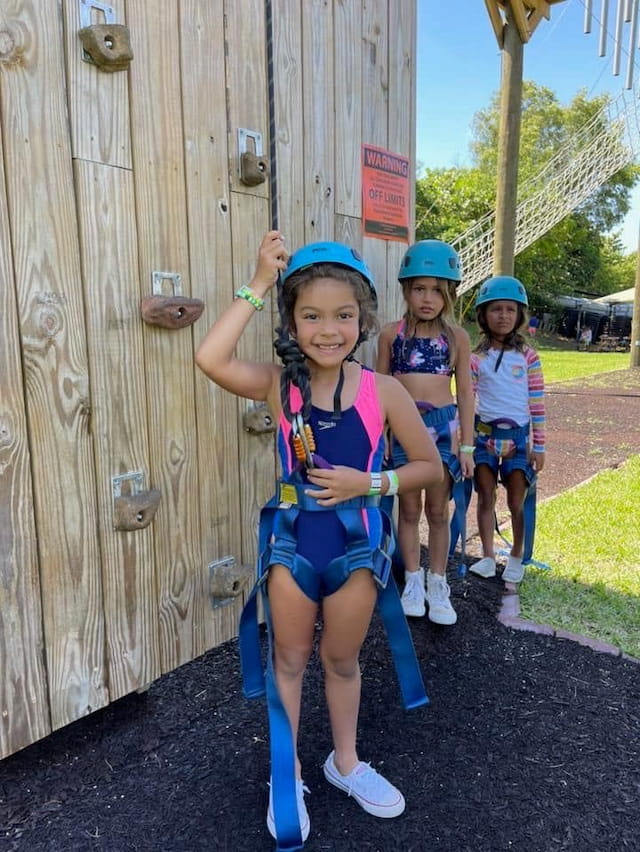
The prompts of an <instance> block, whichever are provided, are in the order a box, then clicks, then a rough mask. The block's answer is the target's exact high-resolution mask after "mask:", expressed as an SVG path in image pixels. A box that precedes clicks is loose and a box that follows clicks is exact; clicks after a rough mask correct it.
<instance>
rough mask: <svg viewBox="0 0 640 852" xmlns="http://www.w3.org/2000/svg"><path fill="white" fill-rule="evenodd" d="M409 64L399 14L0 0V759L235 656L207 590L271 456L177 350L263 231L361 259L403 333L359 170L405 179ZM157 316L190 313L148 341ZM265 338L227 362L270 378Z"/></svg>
mask: <svg viewBox="0 0 640 852" xmlns="http://www.w3.org/2000/svg"><path fill="white" fill-rule="evenodd" d="M87 16H88V23H89V24H90V25H106V24H107V23H109V24H111V25H113V23H115V24H118V25H123V26H126V28H127V33H128V36H129V39H130V45H131V51H132V54H133V59H132V61H131V62H130V64H127V65H126V67H125V68H123V69H122V70H117V71H108V70H104V69H102V68H100V67H98V66H97V65H96V64H94V63H93V62H89V61H86V57H85V54H84V50H83V46H82V43H81V41H80V38H79V36H78V32H79V30H80V29H81V27H82V26H83V25H86V24H87ZM107 16H109V18H110V19H111V20H109V19H108V17H107ZM270 25H271V26H270ZM102 32H103V34H104V31H102ZM118 34H119V35H118V38H120V35H121V34H122V30H118ZM103 41H105V39H103ZM414 41H415V6H414V3H413V2H409V0H353V2H348V3H345V2H341V1H340V0H333V2H327V0H271V2H270V3H264V2H258V0H243V2H242V3H236V2H231V0H163V3H162V4H158V3H157V2H156V0H111V2H110V3H109V4H108V5H106V4H103V3H93V2H91V0H62V2H60V0H0V162H1V165H2V168H1V169H0V212H1V214H2V215H0V756H1V757H4V756H6V755H8V754H11V753H13V752H15V751H17V750H18V749H21V748H23V747H25V746H26V745H28V744H30V743H32V742H35V741H36V740H38V739H40V738H42V737H44V736H46V735H47V734H48V733H49V732H50V731H52V730H54V729H56V728H59V727H61V726H63V725H66V724H68V723H70V722H72V721H74V720H75V719H78V718H80V717H82V716H84V715H86V714H87V713H91V712H93V711H95V710H97V709H99V708H100V707H104V706H105V705H107V704H108V703H109V702H111V701H114V700H115V699H117V698H119V697H121V696H123V695H125V694H127V693H129V692H131V691H134V690H137V689H143V688H145V687H146V686H147V685H148V684H149V683H151V682H152V681H153V680H155V679H156V678H158V677H160V676H161V675H163V674H164V673H166V672H169V671H171V670H172V669H174V668H176V667H177V666H180V665H181V664H183V663H185V662H187V661H188V660H191V659H193V658H194V657H197V656H199V655H201V654H202V653H204V652H205V651H206V650H208V649H210V648H212V647H215V646H216V645H217V644H219V643H220V642H223V641H225V640H227V639H228V638H230V637H232V636H234V635H235V634H236V632H237V626H238V617H239V613H240V609H241V605H242V601H243V598H244V594H245V592H246V590H247V588H248V587H247V586H246V585H245V586H244V587H243V593H242V594H240V595H238V596H235V595H236V592H237V588H236V587H234V589H233V594H232V595H229V597H228V598H225V599H223V600H221V599H220V597H219V592H216V593H215V594H214V595H213V596H212V586H211V577H212V576H213V577H214V579H215V576H217V572H218V570H219V566H223V567H224V566H228V565H232V566H233V565H234V564H235V566H243V565H249V566H250V565H252V564H253V561H254V558H255V532H256V524H257V516H258V511H259V508H260V506H261V505H262V503H264V502H265V501H266V499H267V498H268V497H269V496H270V493H271V489H272V486H273V480H274V476H275V472H276V470H275V456H274V444H273V434H272V433H270V432H262V433H258V434H256V433H250V432H247V431H245V430H244V428H243V423H244V417H245V416H246V415H247V414H251V413H252V412H254V414H258V415H259V412H255V405H254V403H252V402H251V401H248V400H237V399H235V398H234V397H232V396H230V395H229V394H227V393H225V392H224V391H221V390H220V389H219V388H217V387H215V386H214V385H213V384H212V383H210V382H208V381H207V380H206V379H205V378H204V377H203V376H202V375H201V374H200V373H199V372H198V371H197V370H196V369H195V367H194V351H195V348H196V347H197V345H198V343H199V341H200V340H201V339H202V337H203V335H204V333H205V331H206V329H207V327H208V326H209V325H210V324H211V323H212V322H213V321H214V320H215V318H216V316H217V315H218V314H219V312H220V311H221V310H223V309H224V307H226V305H228V304H229V302H230V300H231V299H232V298H233V293H234V291H235V289H237V287H238V286H239V285H240V284H242V283H245V282H246V281H247V280H249V278H250V276H251V274H252V269H253V265H254V260H255V253H256V248H257V245H258V243H259V240H260V238H261V236H262V234H263V233H264V231H266V230H267V229H268V228H269V227H270V223H271V221H272V215H273V214H274V212H276V213H277V220H278V225H279V227H280V229H281V230H282V231H283V233H284V234H285V236H286V239H287V243H288V245H289V246H290V247H291V248H295V247H297V246H299V245H301V244H303V243H304V242H308V241H311V240H316V239H339V240H343V241H345V242H348V243H350V244H352V245H354V246H356V247H358V248H359V249H360V250H361V251H362V253H363V254H364V256H365V259H366V260H367V262H368V263H369V264H370V266H371V268H372V270H373V272H374V275H375V277H376V281H377V284H378V290H379V294H380V303H381V314H382V316H381V319H382V320H383V321H384V320H386V319H388V318H390V317H391V316H392V315H394V314H395V313H396V311H397V310H398V307H399V288H398V286H397V282H396V274H397V269H398V265H399V261H400V258H401V256H402V253H403V251H404V249H405V245H404V244H402V243H398V242H385V241H382V240H373V239H369V238H367V239H363V237H362V226H361V213H362V204H361V197H360V195H361V182H360V173H361V166H360V158H361V145H362V143H363V142H368V143H371V144H374V145H377V146H379V147H382V148H387V149H389V150H391V151H393V152H395V153H399V154H402V155H403V156H407V157H409V158H410V161H411V162H412V163H413V162H414V127H415V119H414V114H415V106H414V100H415V98H414V85H415V84H414V78H415V74H414V71H415V69H414V62H415V44H414ZM108 48H109V50H107V53H108V54H109V51H111V53H110V55H111V56H112V57H113V55H114V54H115V53H116V52H117V51H118V50H119V49H120V42H119V41H116V42H115V43H114V42H113V41H110V42H109V45H108ZM270 52H271V53H272V57H273V79H272V85H271V87H270V85H269V69H268V61H267V60H268V56H269V53H270ZM270 92H271V95H272V97H271V99H270V97H269V95H270ZM270 100H271V105H270ZM270 126H271V127H272V128H273V130H274V138H273V146H271V145H270V136H269V128H270ZM239 129H244V130H249V131H250V134H249V136H248V139H249V141H250V142H251V144H252V145H253V144H254V141H255V139H256V138H261V140H262V144H263V157H264V159H265V160H266V162H267V166H268V168H267V171H268V170H269V168H273V167H274V166H275V178H276V183H277V193H276V198H275V201H276V204H272V201H273V200H274V199H272V198H271V186H272V184H271V182H270V180H268V179H267V180H265V181H264V182H262V183H259V184H256V185H251V186H249V185H247V184H245V183H244V182H243V181H242V180H241V179H240V174H239V149H238V130H239ZM256 134H259V137H256ZM271 154H273V157H274V158H273V159H272V158H271V156H270V155H271ZM154 293H155V295H156V296H157V297H158V298H159V299H162V298H163V297H165V298H177V299H182V300H186V302H188V303H189V304H194V303H193V302H192V301H190V300H200V301H201V303H202V304H203V306H204V309H203V312H202V315H201V316H200V318H199V319H198V320H197V321H196V322H195V323H194V324H185V325H182V326H180V325H179V324H176V327H173V328H170V329H168V328H165V327H159V326H156V325H149V324H147V323H146V322H144V321H143V319H142V318H141V302H142V300H143V299H147V298H149V297H151V296H153V295H154ZM186 302H185V303H186ZM275 321H276V318H275V315H274V311H273V310H272V311H271V315H270V316H269V313H268V312H266V311H265V313H264V314H262V315H260V316H259V317H256V320H255V322H254V323H253V325H252V327H251V333H250V334H247V335H246V336H245V338H244V339H243V340H242V342H241V346H240V350H241V354H242V356H243V357H248V358H260V359H268V358H271V357H272V347H271V341H272V339H273V326H274V323H275ZM365 357H366V359H367V360H369V361H371V360H372V358H373V350H372V347H371V346H368V348H367V349H366V350H365ZM258 419H259V417H258ZM156 490H157V491H158V492H159V497H160V499H159V503H158V504H157V510H156V511H155V515H154V514H153V509H152V508H148V507H147V504H146V503H145V500H146V499H147V497H149V499H150V498H151V496H152V493H153V492H154V491H156ZM118 495H120V497H122V498H124V500H125V502H126V501H127V500H129V502H130V503H133V502H135V500H136V499H141V500H142V503H141V505H144V506H145V508H144V510H143V511H140V513H139V515H138V517H137V521H138V522H139V523H136V522H134V523H133V527H134V528H133V529H128V530H122V529H117V528H116V527H115V523H116V517H117V515H116V512H115V509H116V506H117V505H118V499H119V496H118ZM136 505H137V504H136ZM149 506H151V503H149ZM134 515H135V512H134ZM149 518H151V520H150V521H149ZM216 595H218V596H217V597H216Z"/></svg>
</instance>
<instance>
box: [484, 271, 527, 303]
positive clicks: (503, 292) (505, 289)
mask: <svg viewBox="0 0 640 852" xmlns="http://www.w3.org/2000/svg"><path fill="white" fill-rule="evenodd" d="M498 299H508V300H509V301H511V302H518V303H519V304H520V305H524V306H525V307H528V306H529V299H528V298H527V291H526V290H525V289H524V286H523V284H522V283H521V282H520V281H518V279H517V278H514V277H513V276H512V275H494V276H493V277H492V278H487V280H486V281H485V282H484V284H483V285H482V286H481V287H480V289H479V290H478V295H477V296H476V308H479V307H480V305H484V304H485V303H486V302H495V301H497V300H498Z"/></svg>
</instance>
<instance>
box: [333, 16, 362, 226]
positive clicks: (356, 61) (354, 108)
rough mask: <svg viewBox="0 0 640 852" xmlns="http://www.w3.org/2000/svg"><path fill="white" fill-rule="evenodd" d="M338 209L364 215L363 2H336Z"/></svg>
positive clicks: (336, 195)
mask: <svg viewBox="0 0 640 852" xmlns="http://www.w3.org/2000/svg"><path fill="white" fill-rule="evenodd" d="M334 15H335V21H334V33H335V55H334V66H335V83H336V85H335V119H334V120H335V146H336V178H335V209H336V213H339V214H344V215H347V216H355V217H356V218H358V219H359V218H361V216H362V180H361V175H362V167H361V156H362V155H361V148H362V113H363V93H362V49H361V46H360V45H361V33H362V6H361V4H360V3H345V2H337V3H336V4H335V12H334Z"/></svg>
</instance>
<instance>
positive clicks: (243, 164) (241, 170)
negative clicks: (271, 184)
mask: <svg viewBox="0 0 640 852" xmlns="http://www.w3.org/2000/svg"><path fill="white" fill-rule="evenodd" d="M238 174H239V176H240V180H241V181H242V183H244V184H245V185H246V186H257V185H258V184H260V183H264V182H265V180H266V179H267V175H268V174H269V161H268V160H267V159H266V157H263V155H262V133H258V131H257V130H247V129H246V128H244V127H239V128H238Z"/></svg>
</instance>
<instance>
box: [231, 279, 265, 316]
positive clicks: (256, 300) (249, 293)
mask: <svg viewBox="0 0 640 852" xmlns="http://www.w3.org/2000/svg"><path fill="white" fill-rule="evenodd" d="M236 299H245V300H246V301H247V302H249V304H250V305H253V307H254V308H255V309H256V311H261V310H262V309H263V308H264V299H261V298H260V296H258V295H256V293H254V292H253V290H252V289H251V287H247V285H246V284H243V285H242V287H241V288H240V289H239V290H238V291H237V292H236Z"/></svg>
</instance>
